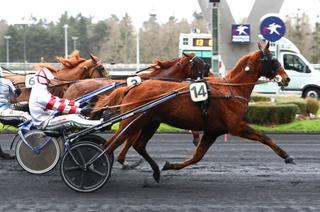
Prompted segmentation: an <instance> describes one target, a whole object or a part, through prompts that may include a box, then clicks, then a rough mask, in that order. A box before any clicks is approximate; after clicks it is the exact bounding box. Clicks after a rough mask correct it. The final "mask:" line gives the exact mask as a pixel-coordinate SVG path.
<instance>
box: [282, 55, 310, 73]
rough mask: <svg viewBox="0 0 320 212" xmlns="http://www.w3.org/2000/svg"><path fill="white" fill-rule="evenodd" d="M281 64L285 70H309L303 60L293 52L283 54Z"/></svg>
mask: <svg viewBox="0 0 320 212" xmlns="http://www.w3.org/2000/svg"><path fill="white" fill-rule="evenodd" d="M283 66H284V69H286V70H293V71H297V72H300V73H309V72H310V70H309V68H308V66H307V64H305V62H303V60H302V59H301V58H300V57H298V56H297V55H294V54H284V55H283Z"/></svg>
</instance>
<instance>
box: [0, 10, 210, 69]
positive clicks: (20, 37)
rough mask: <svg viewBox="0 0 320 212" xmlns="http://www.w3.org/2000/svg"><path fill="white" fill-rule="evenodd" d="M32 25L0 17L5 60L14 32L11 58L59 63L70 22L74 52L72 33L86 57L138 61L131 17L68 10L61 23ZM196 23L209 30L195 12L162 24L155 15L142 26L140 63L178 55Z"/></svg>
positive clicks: (0, 56)
mask: <svg viewBox="0 0 320 212" xmlns="http://www.w3.org/2000/svg"><path fill="white" fill-rule="evenodd" d="M32 22H33V23H32V24H29V25H18V24H16V25H8V24H7V22H6V21H4V20H2V21H0V36H1V37H0V38H2V39H0V61H3V62H5V61H6V41H5V39H4V36H5V35H9V36H10V37H11V38H10V39H9V52H10V53H9V55H10V62H24V60H26V61H27V62H40V59H41V58H44V59H45V61H47V62H55V57H56V56H64V52H65V40H64V39H65V38H64V36H65V34H64V30H65V29H64V25H65V24H67V25H68V52H69V54H70V52H71V51H73V49H74V43H73V42H74V41H73V40H72V37H77V40H76V41H75V42H76V48H77V50H79V51H80V53H81V55H82V56H83V57H85V58H88V57H89V56H88V53H89V52H92V53H93V54H95V55H97V56H99V57H100V58H101V59H102V61H104V62H106V63H111V62H114V63H135V62H136V36H137V29H136V28H135V27H134V25H133V23H132V20H131V17H130V16H129V15H128V14H125V15H124V16H123V17H122V18H119V17H117V16H116V15H111V16H110V17H109V18H108V19H106V20H103V21H99V22H97V23H93V22H92V17H84V16H83V15H81V14H78V15H77V16H75V17H73V16H69V15H68V13H67V12H65V13H64V14H63V15H61V17H60V18H59V20H58V21H57V22H47V21H46V20H43V19H41V20H37V19H36V18H34V17H33V18H32ZM194 27H197V28H200V30H201V31H202V32H203V33H207V32H208V27H207V23H206V21H205V20H204V19H203V17H202V16H201V14H197V13H196V12H195V13H194V20H193V21H192V22H191V23H189V22H188V21H187V20H186V19H182V20H180V21H178V20H177V19H176V18H175V17H173V16H172V17H169V19H168V21H167V22H166V23H163V24H159V23H158V21H157V18H156V16H150V17H149V19H148V20H146V21H145V22H144V23H143V25H142V27H141V28H140V29H139V37H140V39H139V40H140V62H141V63H151V62H153V61H154V59H156V58H174V57H177V54H178V45H179V43H178V39H179V33H181V32H184V33H188V32H190V30H191V29H192V28H194Z"/></svg>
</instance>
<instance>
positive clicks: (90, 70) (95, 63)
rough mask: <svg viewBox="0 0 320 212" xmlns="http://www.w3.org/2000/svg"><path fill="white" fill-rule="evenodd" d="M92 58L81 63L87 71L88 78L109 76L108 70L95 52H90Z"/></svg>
mask: <svg viewBox="0 0 320 212" xmlns="http://www.w3.org/2000/svg"><path fill="white" fill-rule="evenodd" d="M89 55H90V58H91V59H89V60H86V61H84V62H83V64H81V68H82V69H83V70H84V71H85V72H86V74H87V76H88V78H102V77H107V76H108V74H107V71H106V69H105V68H104V66H103V64H102V62H101V60H100V59H99V58H98V57H97V56H94V55H93V54H91V53H89Z"/></svg>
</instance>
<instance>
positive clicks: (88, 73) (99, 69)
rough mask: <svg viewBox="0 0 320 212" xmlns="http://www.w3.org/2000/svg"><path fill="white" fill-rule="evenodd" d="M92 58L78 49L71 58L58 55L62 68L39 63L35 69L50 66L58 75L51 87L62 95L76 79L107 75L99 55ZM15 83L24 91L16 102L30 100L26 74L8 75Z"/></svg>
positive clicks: (54, 93)
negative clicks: (85, 57) (83, 54)
mask: <svg viewBox="0 0 320 212" xmlns="http://www.w3.org/2000/svg"><path fill="white" fill-rule="evenodd" d="M90 57H91V59H89V60H86V59H83V58H81V57H80V54H79V52H78V51H75V52H73V53H72V55H71V56H70V58H68V59H64V58H61V57H58V58H57V59H58V61H59V62H60V63H61V64H62V65H63V68H62V69H57V68H56V67H54V66H52V65H50V64H43V63H42V64H37V65H36V66H35V69H39V68H42V67H45V68H48V69H49V70H50V71H51V72H52V73H53V75H54V76H55V77H56V79H57V81H58V83H57V84H56V85H54V86H52V88H51V89H50V92H51V93H52V94H53V95H56V96H59V97H62V96H63V93H64V92H65V90H66V88H67V87H68V86H69V85H70V84H71V83H72V82H73V81H75V80H79V79H85V78H96V77H107V72H106V70H105V69H104V67H103V65H102V64H101V61H100V60H99V58H98V57H96V56H94V55H92V54H90ZM6 78H7V79H10V80H11V81H12V82H13V84H14V85H16V86H18V87H20V88H21V90H22V93H21V95H20V96H19V97H18V98H17V99H16V102H23V101H28V100H29V96H30V91H31V89H30V88H26V87H25V76H21V75H9V76H6Z"/></svg>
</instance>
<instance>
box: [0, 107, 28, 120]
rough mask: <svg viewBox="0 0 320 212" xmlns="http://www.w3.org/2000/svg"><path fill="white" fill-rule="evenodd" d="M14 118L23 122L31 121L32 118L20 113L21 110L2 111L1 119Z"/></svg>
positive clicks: (0, 111) (25, 113) (0, 113)
mask: <svg viewBox="0 0 320 212" xmlns="http://www.w3.org/2000/svg"><path fill="white" fill-rule="evenodd" d="M1 116H2V117H10V118H11V117H12V118H17V119H21V120H22V121H27V120H31V116H30V115H29V113H27V112H23V111H19V110H12V109H10V108H8V109H4V110H0V117H1Z"/></svg>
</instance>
